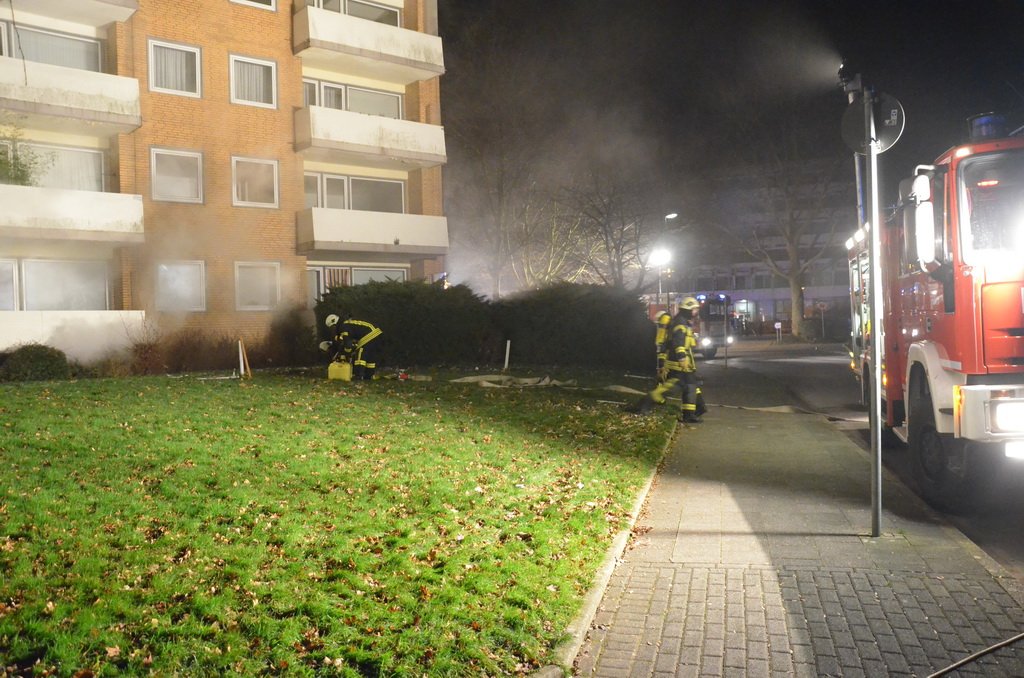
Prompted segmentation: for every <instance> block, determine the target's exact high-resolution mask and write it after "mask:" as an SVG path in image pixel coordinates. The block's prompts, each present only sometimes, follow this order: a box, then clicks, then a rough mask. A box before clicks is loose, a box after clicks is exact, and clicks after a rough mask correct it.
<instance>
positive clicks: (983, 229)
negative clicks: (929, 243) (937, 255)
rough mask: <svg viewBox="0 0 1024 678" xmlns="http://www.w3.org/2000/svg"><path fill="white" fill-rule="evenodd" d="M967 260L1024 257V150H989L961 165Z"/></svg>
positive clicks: (961, 215)
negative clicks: (996, 151) (997, 151)
mask: <svg viewBox="0 0 1024 678" xmlns="http://www.w3.org/2000/svg"><path fill="white" fill-rule="evenodd" d="M960 223H961V229H962V233H961V237H962V241H963V258H964V262H965V263H968V264H973V265H984V264H986V263H995V262H997V261H1006V260H1010V261H1013V260H1016V261H1020V260H1021V257H1022V256H1024V149H1018V150H1014V151H1009V152H1000V153H988V154H985V155H980V156H977V157H975V158H969V159H967V160H964V161H963V163H961V165H960Z"/></svg>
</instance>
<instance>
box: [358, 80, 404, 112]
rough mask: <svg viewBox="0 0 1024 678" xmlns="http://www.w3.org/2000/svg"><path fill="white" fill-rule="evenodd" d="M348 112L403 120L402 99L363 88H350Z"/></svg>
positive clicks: (394, 95)
mask: <svg viewBox="0 0 1024 678" xmlns="http://www.w3.org/2000/svg"><path fill="white" fill-rule="evenodd" d="M348 110H350V111H352V112H353V113H366V114H367V115H380V116H383V117H385V118H395V119H401V117H402V97H401V96H400V95H398V94H393V93H391V92H381V91H378V90H373V89H363V88H362V87H349V88H348Z"/></svg>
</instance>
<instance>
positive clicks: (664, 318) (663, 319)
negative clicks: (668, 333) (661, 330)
mask: <svg viewBox="0 0 1024 678" xmlns="http://www.w3.org/2000/svg"><path fill="white" fill-rule="evenodd" d="M654 322H656V323H658V324H659V325H661V326H662V327H665V326H667V325H668V324H669V323H670V322H672V314H671V313H669V312H668V311H662V312H661V313H659V314H658V315H657V316H656V317H655V318H654Z"/></svg>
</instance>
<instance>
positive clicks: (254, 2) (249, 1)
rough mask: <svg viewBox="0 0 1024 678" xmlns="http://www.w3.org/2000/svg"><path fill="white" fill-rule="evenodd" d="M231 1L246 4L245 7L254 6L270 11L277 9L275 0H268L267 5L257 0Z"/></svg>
mask: <svg viewBox="0 0 1024 678" xmlns="http://www.w3.org/2000/svg"><path fill="white" fill-rule="evenodd" d="M231 2H233V3H235V4H237V5H246V6H247V7H255V8H256V9H265V10H269V11H271V12H276V11H277V0H270V4H269V5H268V4H267V3H265V2H258V0H231Z"/></svg>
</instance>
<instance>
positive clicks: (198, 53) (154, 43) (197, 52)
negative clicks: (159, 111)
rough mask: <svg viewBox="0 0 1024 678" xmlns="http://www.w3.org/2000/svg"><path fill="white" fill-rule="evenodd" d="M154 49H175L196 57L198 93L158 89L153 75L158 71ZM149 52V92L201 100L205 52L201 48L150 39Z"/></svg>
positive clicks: (164, 88)
mask: <svg viewBox="0 0 1024 678" xmlns="http://www.w3.org/2000/svg"><path fill="white" fill-rule="evenodd" d="M154 47H163V48H164V49H173V50H177V51H179V52H189V53H191V54H192V55H193V56H194V57H195V61H196V91H195V92H190V91H188V90H185V89H169V88H166V87H157V86H156V85H155V84H154V83H153V74H154V72H155V71H156V69H155V68H154V64H155V63H156V59H155V58H154V52H153V48H154ZM147 51H148V52H149V54H148V58H149V65H148V68H149V91H151V92H160V93H162V94H174V95H176V96H182V97H192V98H193V99H201V98H202V96H203V50H202V48H200V47H195V46H193V45H184V44H181V43H178V42H167V41H166V40H157V39H156V38H150V39H149V43H148V47H147Z"/></svg>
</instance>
